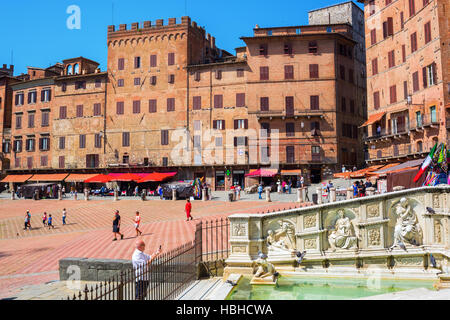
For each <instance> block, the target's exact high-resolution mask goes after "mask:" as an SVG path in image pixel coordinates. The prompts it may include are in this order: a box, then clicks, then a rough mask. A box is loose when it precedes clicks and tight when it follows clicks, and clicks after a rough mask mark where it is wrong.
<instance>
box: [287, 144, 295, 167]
mask: <svg viewBox="0 0 450 320" xmlns="http://www.w3.org/2000/svg"><path fill="white" fill-rule="evenodd" d="M286 162H287V163H294V162H295V148H294V146H286Z"/></svg>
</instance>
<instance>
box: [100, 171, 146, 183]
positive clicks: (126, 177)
mask: <svg viewBox="0 0 450 320" xmlns="http://www.w3.org/2000/svg"><path fill="white" fill-rule="evenodd" d="M108 176H109V175H108ZM141 179H142V177H141V176H139V175H137V174H134V173H122V174H120V175H118V176H112V177H111V181H121V182H130V181H136V182H137V181H139V180H141Z"/></svg>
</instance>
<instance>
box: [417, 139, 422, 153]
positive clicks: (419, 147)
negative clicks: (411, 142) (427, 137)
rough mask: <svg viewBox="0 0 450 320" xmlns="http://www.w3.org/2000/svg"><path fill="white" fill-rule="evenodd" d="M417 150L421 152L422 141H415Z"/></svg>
mask: <svg viewBox="0 0 450 320" xmlns="http://www.w3.org/2000/svg"><path fill="white" fill-rule="evenodd" d="M417 152H422V141H417Z"/></svg>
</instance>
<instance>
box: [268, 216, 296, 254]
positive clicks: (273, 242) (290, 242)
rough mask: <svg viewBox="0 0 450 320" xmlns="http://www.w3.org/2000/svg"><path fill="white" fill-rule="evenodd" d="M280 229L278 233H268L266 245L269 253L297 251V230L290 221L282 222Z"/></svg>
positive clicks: (270, 231) (271, 231)
mask: <svg viewBox="0 0 450 320" xmlns="http://www.w3.org/2000/svg"><path fill="white" fill-rule="evenodd" d="M280 227H281V229H280V230H278V231H277V232H274V231H273V230H269V231H267V234H268V236H267V239H266V245H267V248H268V249H269V252H280V251H284V252H286V251H289V252H293V251H295V250H296V245H295V230H294V227H293V225H292V224H291V223H290V222H288V221H284V220H281V222H280Z"/></svg>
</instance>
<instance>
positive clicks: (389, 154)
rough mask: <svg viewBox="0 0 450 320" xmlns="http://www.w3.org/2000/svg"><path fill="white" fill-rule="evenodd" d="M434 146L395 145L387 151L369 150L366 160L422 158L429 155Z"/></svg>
mask: <svg viewBox="0 0 450 320" xmlns="http://www.w3.org/2000/svg"><path fill="white" fill-rule="evenodd" d="M431 147H432V146H420V145H415V146H414V145H411V144H405V145H393V146H392V147H391V148H389V149H387V150H369V154H368V157H366V160H368V161H374V160H383V159H392V158H402V157H407V156H422V155H424V154H427V153H428V152H429V151H430V149H431Z"/></svg>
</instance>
